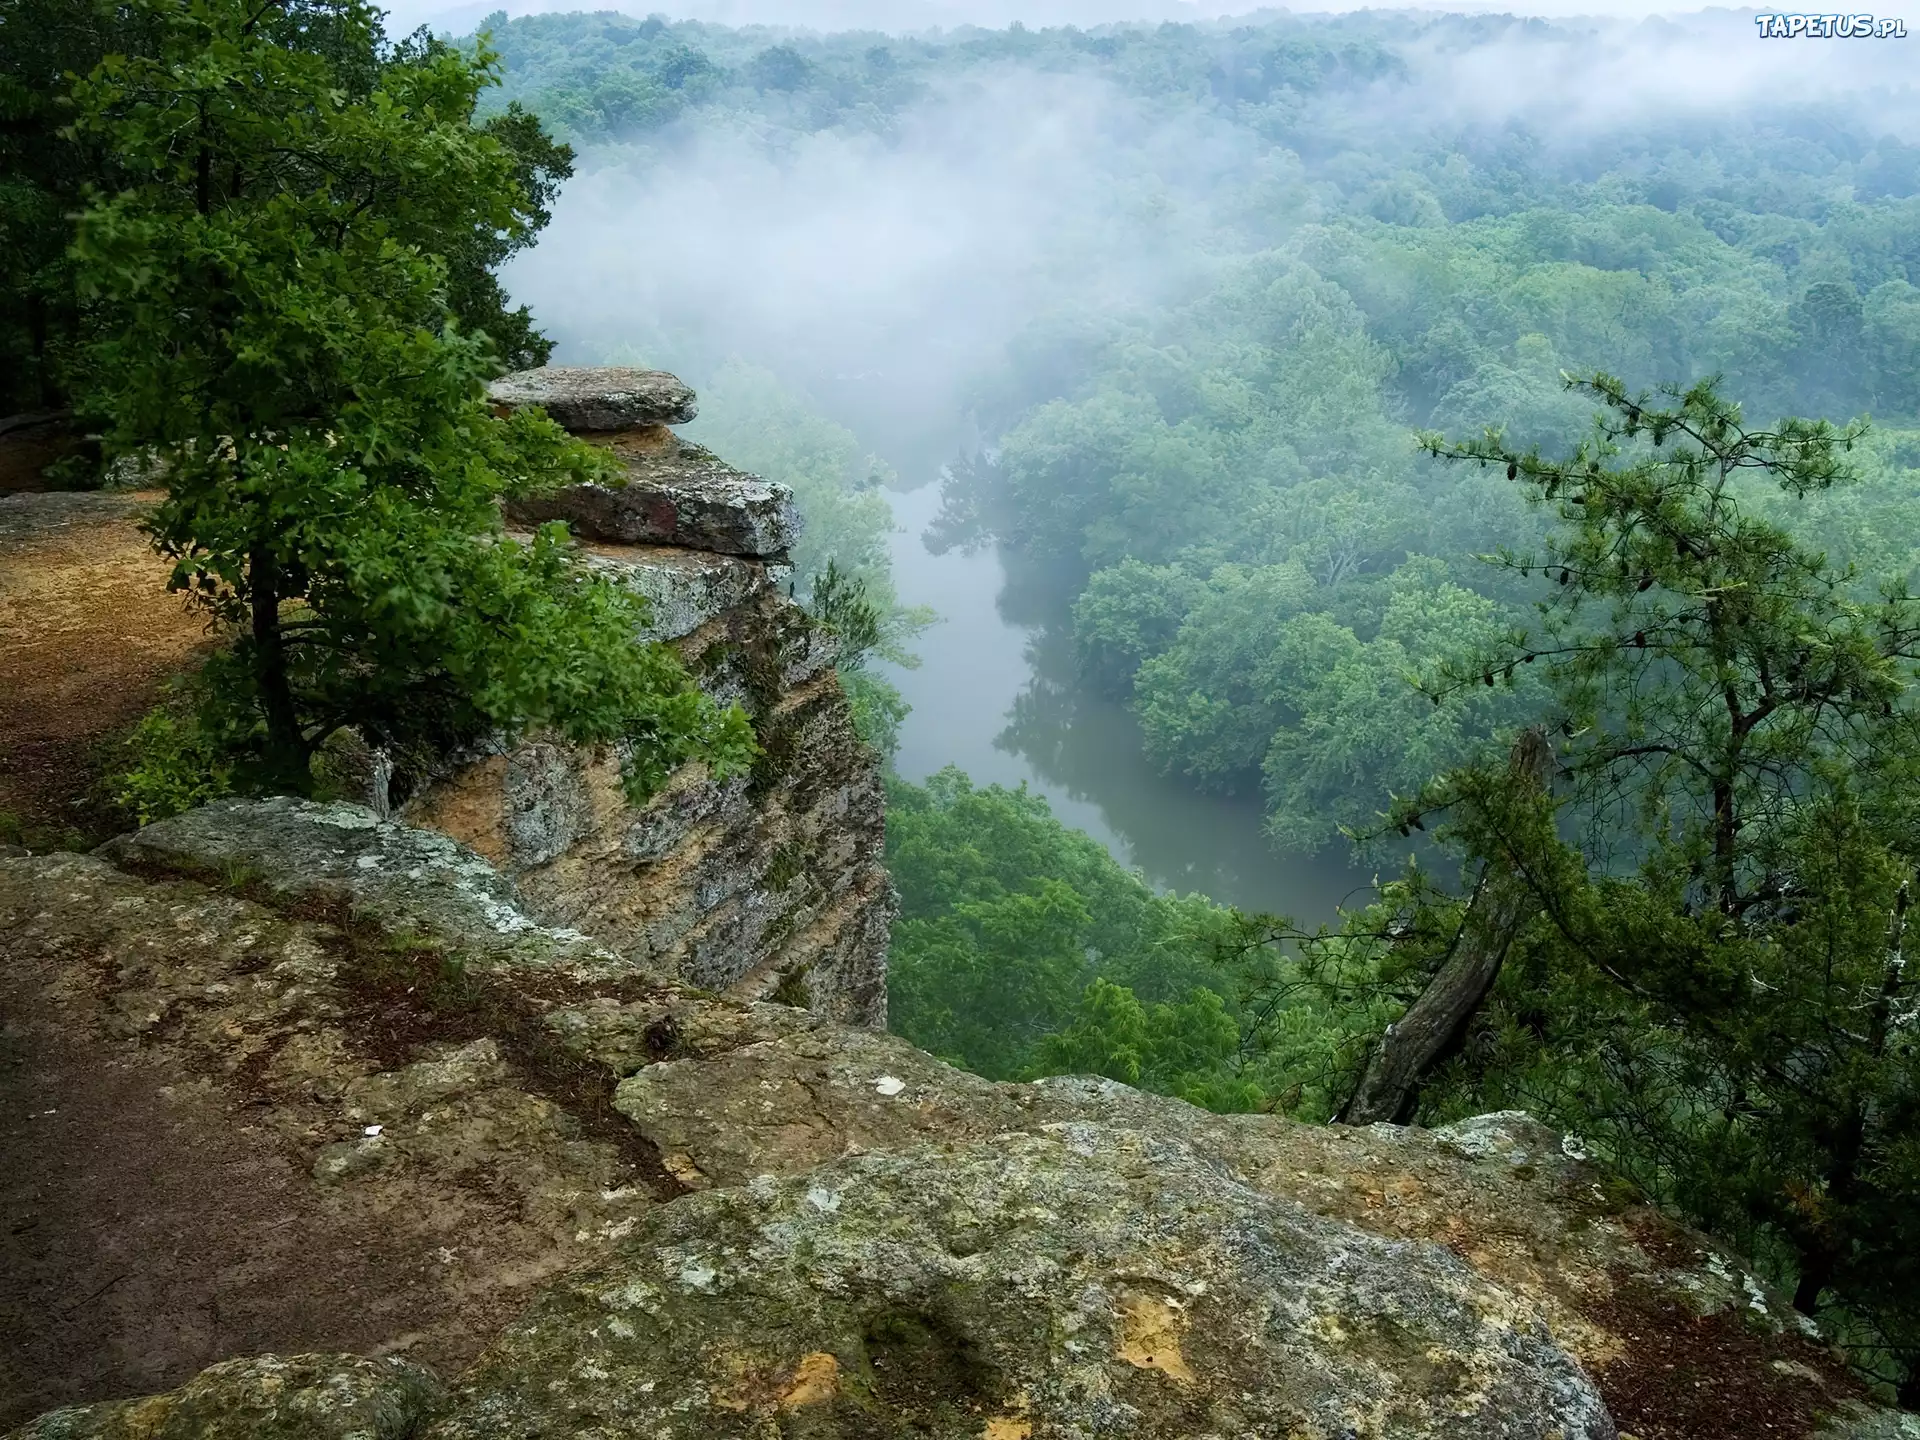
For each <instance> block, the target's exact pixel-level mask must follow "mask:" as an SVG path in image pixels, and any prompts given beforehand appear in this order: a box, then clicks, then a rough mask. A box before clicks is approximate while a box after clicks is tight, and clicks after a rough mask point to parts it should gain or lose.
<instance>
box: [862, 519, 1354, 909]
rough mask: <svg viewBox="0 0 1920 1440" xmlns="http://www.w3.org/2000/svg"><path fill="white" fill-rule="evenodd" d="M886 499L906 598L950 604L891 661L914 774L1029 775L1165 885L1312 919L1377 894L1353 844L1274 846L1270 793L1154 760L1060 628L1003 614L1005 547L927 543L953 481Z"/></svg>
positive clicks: (1078, 821)
mask: <svg viewBox="0 0 1920 1440" xmlns="http://www.w3.org/2000/svg"><path fill="white" fill-rule="evenodd" d="M888 498H889V500H890V501H891V502H892V504H893V513H894V519H895V522H896V523H897V524H898V525H899V526H900V527H901V528H900V530H899V531H898V532H897V533H896V534H895V535H894V536H893V542H892V549H893V569H894V580H895V584H896V585H897V586H898V588H899V591H900V598H901V599H902V600H904V601H905V602H907V603H908V604H913V605H931V606H932V607H933V608H934V609H935V610H937V611H938V612H939V613H940V615H941V623H940V624H938V625H936V626H935V627H934V628H933V629H931V630H929V631H928V632H927V633H926V634H925V635H924V636H923V637H922V638H921V642H920V646H919V650H920V654H921V657H922V664H921V667H920V668H919V669H918V670H898V669H894V668H892V667H888V670H887V677H888V678H889V679H890V680H892V681H893V682H894V683H895V684H897V685H898V686H899V687H900V691H901V693H902V694H903V695H904V696H905V697H906V699H907V701H908V703H909V704H911V705H912V706H913V713H912V714H911V715H909V716H908V717H907V720H906V723H905V725H904V726H903V727H902V728H901V735H900V756H899V769H900V773H901V774H903V775H905V776H906V777H907V778H908V779H910V780H922V779H925V778H926V777H927V776H928V775H930V774H932V773H933V772H934V771H936V770H938V769H940V768H941V767H942V766H945V765H958V766H959V767H960V768H961V769H962V770H965V771H966V772H967V773H968V774H969V775H971V776H972V777H973V779H974V781H975V782H976V783H978V784H989V783H997V784H1001V785H1009V786H1011V785H1018V784H1020V783H1022V782H1023V781H1024V782H1025V783H1026V784H1027V785H1028V786H1029V787H1030V788H1031V789H1033V790H1034V791H1035V792H1037V793H1039V794H1041V795H1044V796H1046V797H1047V801H1048V803H1049V804H1050V805H1052V807H1053V813H1054V814H1055V815H1058V816H1059V817H1060V818H1061V820H1063V821H1065V822H1066V823H1067V824H1069V825H1072V826H1075V827H1077V828H1079V829H1081V830H1084V831H1086V832H1087V833H1088V834H1089V835H1091V836H1093V837H1094V838H1095V839H1096V840H1099V841H1100V842H1101V843H1102V844H1103V845H1105V846H1106V847H1107V848H1108V849H1109V850H1111V851H1112V852H1113V854H1114V855H1115V856H1117V857H1118V858H1119V859H1120V860H1121V861H1122V862H1123V863H1124V864H1127V865H1130V866H1133V867H1135V868H1137V869H1139V870H1140V871H1141V872H1142V873H1143V874H1144V875H1145V876H1146V878H1147V879H1148V880H1149V881H1150V882H1151V883H1152V884H1154V885H1155V886H1157V887H1159V888H1160V889H1162V890H1179V891H1183V892H1185V891H1199V892H1200V893H1202V894H1204V895H1210V896H1212V897H1213V898H1214V899H1216V900H1221V901H1225V902H1227V903H1229V904H1233V905H1239V906H1242V907H1244V908H1247V909H1255V910H1269V911H1276V912H1279V913H1281V914H1286V915H1290V916H1292V917H1293V918H1294V919H1295V920H1297V921H1300V922H1303V923H1316V922H1319V921H1322V920H1328V919H1331V918H1332V917H1333V913H1334V909H1335V907H1336V906H1338V905H1339V904H1341V903H1342V902H1343V901H1345V902H1346V903H1348V904H1357V903H1359V902H1360V901H1361V900H1362V899H1363V898H1364V897H1363V895H1362V894H1361V887H1363V886H1364V884H1365V883H1366V881H1367V880H1368V879H1369V878H1370V876H1371V872H1370V871H1369V872H1362V871H1360V870H1357V869H1355V868H1354V867H1353V866H1351V865H1349V864H1347V863H1346V861H1345V858H1344V857H1343V856H1342V855H1339V854H1337V853H1332V852H1328V853H1323V854H1320V855H1317V856H1311V857H1301V856H1289V855H1276V854H1275V853H1274V852H1273V851H1272V850H1270V849H1269V848H1268V846H1267V843H1266V840H1265V838H1264V837H1263V836H1262V835H1261V833H1260V806H1259V801H1258V799H1257V798H1256V797H1252V796H1246V797H1225V796H1209V795H1197V794H1195V793H1193V792H1192V791H1190V790H1188V789H1187V788H1186V787H1185V786H1184V785H1182V784H1181V783H1180V782H1178V781H1176V780H1172V779H1169V778H1167V777H1165V776H1163V775H1160V774H1158V773H1156V772H1155V771H1154V769H1153V767H1152V766H1151V765H1149V764H1148V763H1147V760H1146V758H1145V757H1144V756H1143V755H1142V754H1141V753H1140V740H1139V730H1138V727H1137V726H1136V724H1135V722H1134V719H1133V717H1132V716H1131V715H1129V714H1128V713H1127V711H1126V709H1125V707H1123V706H1122V705H1120V704H1118V703H1117V702H1114V701H1109V700H1104V699H1102V698H1100V697H1098V696H1094V695H1089V694H1087V693H1085V692H1084V691H1082V690H1081V689H1080V688H1079V687H1077V686H1076V685H1074V684H1073V683H1072V681H1071V676H1072V667H1071V657H1070V656H1067V655H1064V654H1062V653H1060V651H1061V649H1062V648H1063V647H1061V646H1060V645H1059V644H1058V642H1057V641H1054V642H1049V640H1048V639H1047V633H1048V632H1045V631H1041V630H1039V629H1036V628H1032V627H1028V626H1022V625H1015V624H1013V623H1011V622H1009V621H1008V620H1007V619H1006V618H1005V616H1004V615H1003V614H1002V613H1001V609H1000V607H999V604H998V603H997V602H998V601H999V599H1000V597H1001V594H1002V591H1003V589H1004V587H1005V585H1006V578H1007V577H1006V571H1005V568H1004V567H1003V566H1002V564H1001V561H1000V557H999V556H998V555H997V554H996V553H994V552H993V551H992V550H987V551H983V552H981V553H979V554H976V555H962V554H958V553H952V552H950V553H948V554H946V555H930V554H928V553H927V549H926V546H925V545H924V544H923V543H922V542H921V538H920V537H921V534H922V532H923V531H925V529H926V527H927V523H928V521H930V520H931V519H932V518H933V517H934V515H935V514H936V513H937V512H938V510H939V508H940V494H939V486H937V485H923V486H921V487H920V488H919V489H917V490H911V491H903V492H893V493H891V494H890V495H889V496H888Z"/></svg>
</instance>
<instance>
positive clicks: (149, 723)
mask: <svg viewBox="0 0 1920 1440" xmlns="http://www.w3.org/2000/svg"><path fill="white" fill-rule="evenodd" d="M233 768H234V767H233V758H232V750H231V747H229V746H228V745H226V744H225V743H223V738H222V737H221V736H220V735H218V734H216V733H214V731H213V729H212V727H211V726H210V725H209V724H208V723H207V719H206V717H205V715H204V714H203V713H202V711H201V710H200V709H199V708H198V707H195V706H192V705H181V704H177V703H176V704H172V705H162V706H159V707H157V708H155V709H153V710H149V711H148V712H147V713H146V714H145V715H144V716H142V717H141V719H140V723H139V724H137V725H136V726H134V728H133V731H132V733H131V734H130V735H129V736H128V737H127V741H126V759H125V764H124V768H122V769H121V770H120V771H119V772H118V773H117V774H116V775H115V776H114V778H113V781H112V785H113V789H114V799H115V800H117V801H118V802H119V804H120V805H121V807H122V808H123V809H125V810H127V811H128V812H129V813H130V814H131V815H132V816H133V818H134V819H135V820H136V821H137V822H138V823H140V824H142V825H150V824H152V823H153V822H154V821H155V820H165V819H166V818H167V817H168V816H170V815H178V814H180V813H181V812H182V811H186V810H191V809H193V808H194V807H195V806H197V805H204V804H206V803H207V802H208V801H209V800H218V799H220V798H221V797H222V796H224V795H228V794H231V793H232V791H233Z"/></svg>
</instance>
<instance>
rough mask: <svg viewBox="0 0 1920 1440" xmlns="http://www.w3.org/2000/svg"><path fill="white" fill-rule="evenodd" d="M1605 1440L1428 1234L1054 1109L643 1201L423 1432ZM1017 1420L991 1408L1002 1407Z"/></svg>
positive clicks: (1588, 1388) (1565, 1365)
mask: <svg viewBox="0 0 1920 1440" xmlns="http://www.w3.org/2000/svg"><path fill="white" fill-rule="evenodd" d="M996 1422H997V1423H998V1424H999V1426H1000V1430H999V1433H1001V1434H1012V1433H1028V1434H1032V1435H1045V1436H1062V1437H1065V1436H1075V1437H1088V1440H1091V1437H1093V1436H1096V1435H1112V1434H1132V1435H1139V1436H1142V1437H1149V1436H1152V1437H1174V1436H1197V1435H1291V1436H1298V1437H1302V1440H1306V1437H1314V1440H1334V1437H1346V1436H1360V1435H1379V1436H1386V1435H1393V1436H1403V1437H1406V1440H1415V1437H1425V1436H1432V1437H1441V1436H1445V1437H1449V1440H1453V1437H1457V1440H1481V1437H1487V1440H1492V1437H1502V1440H1509V1437H1510V1440H1521V1437H1526V1440H1538V1437H1542V1436H1546V1435H1549V1434H1554V1433H1556V1432H1557V1433H1558V1434H1559V1435H1561V1436H1562V1437H1564V1440H1612V1437H1613V1435H1614V1428H1613V1425H1612V1422H1611V1421H1610V1420H1609V1419H1608V1417H1607V1413H1606V1410H1605V1407H1604V1406H1603V1405H1602V1403H1601V1401H1600V1398H1599V1396H1598V1395H1597V1394H1596V1393H1595V1391H1594V1389H1593V1386H1592V1384H1591V1382H1590V1380H1589V1379H1588V1377H1587V1376H1586V1375H1585V1374H1584V1373H1583V1372H1582V1370H1581V1368H1580V1367H1579V1365H1578V1364H1577V1363H1575V1362H1574V1361H1573V1360H1571V1359H1570V1358H1569V1357H1568V1356H1567V1355H1565V1354H1564V1353H1563V1352H1562V1351H1561V1350H1560V1349H1558V1347H1556V1346H1555V1345H1554V1343H1553V1341H1552V1340H1551V1339H1550V1337H1549V1336H1548V1335H1547V1333H1546V1331H1545V1330H1544V1328H1542V1327H1541V1326H1540V1325H1539V1324H1538V1323H1537V1322H1536V1321H1535V1320H1534V1319H1533V1317H1532V1316H1531V1315H1530V1314H1528V1313H1527V1311H1526V1310H1525V1308H1524V1307H1523V1306H1520V1305H1517V1304H1516V1303H1515V1301H1514V1300H1513V1299H1512V1297H1510V1296H1508V1295H1506V1294H1505V1293H1504V1292H1502V1291H1500V1290H1498V1289H1496V1288H1495V1287H1493V1286H1491V1285H1489V1284H1487V1283H1486V1282H1485V1281H1484V1280H1482V1279H1481V1278H1480V1277H1479V1276H1478V1275H1476V1274H1475V1273H1474V1272H1473V1270H1472V1269H1471V1268H1470V1267H1468V1266H1467V1265H1465V1264H1464V1263H1462V1262H1461V1261H1459V1260H1458V1259H1457V1258H1455V1257H1454V1256H1452V1255H1451V1254H1449V1253H1447V1252H1446V1251H1445V1250H1442V1249H1440V1248H1439V1247H1436V1246H1431V1245H1422V1244H1408V1243H1405V1242H1394V1241H1386V1240H1381V1239H1378V1238H1376V1237H1373V1236H1368V1235H1365V1234H1363V1233H1361V1232H1359V1231H1356V1230H1354V1229H1352V1228H1351V1227H1348V1226H1345V1225H1341V1224H1338V1223H1335V1222H1330V1221H1326V1220H1323V1219H1320V1218H1319V1217H1316V1216H1314V1215H1312V1214H1310V1213H1309V1212H1307V1211H1306V1210H1304V1209H1302V1208H1301V1207H1299V1206H1297V1205H1294V1204H1292V1203H1290V1202H1287V1201H1283V1200H1278V1199H1275V1198H1273V1197H1272V1196H1269V1195H1264V1194H1261V1193H1260V1192H1258V1191H1256V1190H1254V1189H1252V1188H1250V1187H1249V1186H1247V1185H1246V1184H1245V1183H1244V1182H1243V1181H1241V1180H1240V1179H1239V1178H1237V1177H1236V1176H1234V1175H1233V1174H1231V1173H1230V1172H1228V1171H1226V1170H1224V1169H1222V1168H1221V1167H1219V1166H1218V1165H1216V1164H1213V1163H1210V1162H1208V1161H1206V1160H1204V1159H1202V1158H1201V1157H1200V1156H1198V1155H1197V1154H1196V1153H1195V1152H1194V1151H1193V1150H1192V1149H1190V1148H1189V1147H1186V1146H1184V1145H1181V1144H1178V1143H1175V1142H1171V1141H1168V1140H1164V1139H1160V1138H1156V1137H1152V1136H1147V1135H1142V1134H1139V1133H1137V1132H1129V1131H1125V1130H1119V1129H1113V1128H1108V1127H1102V1126H1092V1125H1065V1126H1053V1127H1047V1128H1046V1129H1043V1130H1042V1131H1040V1132H1039V1133H1034V1134H1024V1135H1013V1136H1003V1137H998V1138H996V1139H993V1140H990V1141H984V1142H979V1143H975V1144H971V1145H962V1146H955V1147H931V1148H923V1149H918V1150H914V1151H910V1152H907V1153H905V1154H894V1155H867V1156H860V1157H854V1158H849V1159H846V1160H842V1161H837V1162H834V1163H831V1164H828V1165H825V1166H822V1167H820V1168H817V1169H815V1170H813V1171H811V1172H810V1173H808V1174H807V1175H805V1176H801V1177H796V1178H793V1179H788V1180H776V1179H773V1178H771V1177H767V1178H762V1179H756V1180H753V1181H750V1182H748V1183H747V1184H745V1185H743V1186H739V1187H736V1188H732V1189H728V1190H719V1191H714V1192H711V1193H708V1194H703V1195H698V1196H693V1197H689V1198H688V1199H685V1200H682V1201H680V1202H677V1203H676V1204H674V1205H671V1206H667V1207H664V1208H662V1209H659V1210H656V1211H654V1212H651V1213H650V1214H649V1215H647V1216H646V1217H645V1218H644V1219H643V1220H642V1221H641V1223H640V1225H639V1226H638V1227H637V1228H636V1230H635V1231H634V1232H633V1234H632V1235H631V1236H630V1237H629V1238H628V1240H627V1241H626V1242H625V1243H623V1245H622V1246H621V1247H620V1249H619V1250H618V1252H617V1254H616V1255H615V1256H613V1257H612V1258H610V1259H609V1260H608V1261H607V1262H606V1263H605V1264H603V1265H601V1266H598V1267H596V1268H594V1269H593V1270H591V1271H588V1272H586V1273H583V1274H580V1275H576V1276H572V1277H569V1278H568V1279H566V1280H563V1281H561V1282H559V1283H557V1284H556V1285H554V1286H553V1287H552V1288H550V1289H549V1290H548V1292H547V1293H546V1294H545V1295H544V1296H543V1297H542V1299H541V1300H540V1301H539V1302H538V1303H537V1304H536V1305H534V1306H533V1308H532V1309H530V1310H529V1311H528V1312H527V1314H526V1315H525V1316H523V1317H522V1318H521V1320H520V1321H519V1322H518V1323H516V1324H515V1325H513V1326H511V1327H509V1329H508V1330H507V1331H506V1332H505V1333H504V1334H503V1335H502V1336H501V1337H500V1339H499V1340H498V1341H497V1342H496V1344H495V1345H494V1347H493V1348H492V1349H491V1350H490V1351H489V1352H488V1353H487V1354H486V1355H484V1356H483V1357H482V1358H481V1360H480V1362H479V1363H478V1364H477V1365H476V1366H475V1368H474V1369H473V1371H472V1372H470V1373H469V1375H468V1376H467V1377H466V1379H465V1380H464V1381H463V1382H462V1383H461V1385H460V1386H459V1388H458V1391H457V1394H456V1397H455V1400H454V1403H453V1405H452V1407H451V1408H450V1410H449V1412H448V1413H447V1415H446V1416H444V1417H443V1418H442V1419H440V1420H439V1421H437V1422H436V1423H435V1424H434V1425H433V1426H432V1427H430V1428H429V1430H428V1431H427V1437H428V1440H482V1437H493V1436H499V1435H509V1434H510V1435H514V1436H516V1437H525V1440H535V1437H556V1440H557V1437H561V1436H567V1437H573V1436H583V1437H584V1436H607V1437H611V1436H615V1435H646V1436H649V1437H653V1440H681V1437H685V1440H693V1437H709V1436H711V1437H726V1436H743V1437H744V1436H759V1435H774V1434H785V1433H793V1434H805V1435H808V1436H813V1437H820V1440H827V1437H835V1440H838V1437H846V1440H854V1437H859V1440H885V1437H900V1440H906V1437H908V1436H914V1437H919V1436H926V1437H942V1440H945V1437H952V1440H959V1437H963V1436H964V1437H968V1440H973V1437H977V1436H979V1435H981V1434H983V1433H992V1432H991V1431H990V1430H989V1427H990V1426H992V1425H993V1424H995V1423H996ZM1023 1426H1024V1427H1026V1428H1025V1430H1024V1431H1023V1430H1021V1428H1020V1427H1023Z"/></svg>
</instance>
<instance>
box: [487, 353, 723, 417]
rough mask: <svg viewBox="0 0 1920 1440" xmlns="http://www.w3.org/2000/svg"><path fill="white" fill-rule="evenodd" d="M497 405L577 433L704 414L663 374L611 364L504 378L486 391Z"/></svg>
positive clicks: (677, 381)
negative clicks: (540, 415)
mask: <svg viewBox="0 0 1920 1440" xmlns="http://www.w3.org/2000/svg"><path fill="white" fill-rule="evenodd" d="M487 398H488V399H489V400H491V401H493V403H494V404H495V405H496V406H499V407H500V408H502V409H507V410H516V409H519V408H520V407H522V406H526V405H538V406H539V407H540V408H541V409H543V410H545V411H546V412H547V414H548V415H549V416H551V417H552V419H553V420H554V422H555V423H556V424H558V425H561V426H563V427H564V428H566V429H568V430H573V431H612V430H631V429H636V428H638V427H641V426H645V425H685V424H686V423H687V422H688V421H690V420H692V419H693V418H694V417H695V416H696V415H698V414H699V413H700V412H699V406H698V405H697V404H696V403H695V399H694V394H693V390H692V389H691V388H690V387H689V386H688V385H687V384H686V383H685V382H684V381H682V380H681V379H680V378H679V377H678V376H677V375H669V374H668V373H667V372H666V371H664V370H636V369H628V368H625V367H621V366H612V365H548V366H545V367H543V368H541V369H538V370H518V371H515V372H514V373H513V374H511V375H503V376H501V377H500V378H499V379H498V380H496V381H494V382H493V383H492V384H491V385H489V386H488V387H487Z"/></svg>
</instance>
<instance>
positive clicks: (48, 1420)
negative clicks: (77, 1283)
mask: <svg viewBox="0 0 1920 1440" xmlns="http://www.w3.org/2000/svg"><path fill="white" fill-rule="evenodd" d="M441 1398H442V1397H441V1388H440V1382H439V1381H438V1380H437V1379H436V1378H435V1377H434V1376H433V1375H432V1374H431V1373H430V1372H428V1371H427V1370H424V1369H422V1368H421V1367H420V1366H418V1365H412V1364H409V1363H408V1362H406V1361H404V1360H401V1359H398V1358H394V1357H388V1358H386V1359H384V1360H370V1359H367V1358H365V1357H364V1356H359V1355H292V1356H286V1357H282V1356H278V1355H260V1356H255V1357H252V1358H250V1359H245V1360H228V1361H225V1362H223V1363H221V1364H218V1365H214V1366H212V1367H210V1368H208V1369H206V1370H203V1371H201V1372H200V1374H199V1375H197V1376H195V1377H194V1378H193V1379H192V1380H190V1381H189V1382H188V1383H187V1384H185V1385H183V1386H181V1387H180V1389H178V1390H174V1391H171V1392H169V1393H167V1394H164V1395H154V1396H149V1397H147V1398H146V1399H142V1400H115V1401H108V1402H106V1403H104V1404H99V1405H79V1406H72V1407H70V1408H68V1409H65V1410H55V1411H52V1412H50V1413H48V1414H46V1415H42V1416H41V1417H40V1418H39V1419H37V1420H34V1421H32V1422H31V1423H29V1424H27V1425H26V1426H23V1427H22V1428H21V1429H19V1430H16V1431H14V1432H13V1434H12V1435H11V1436H9V1437H7V1440H412V1437H414V1436H415V1435H417V1434H418V1433H419V1430H420V1426H421V1424H422V1422H423V1421H424V1420H425V1419H426V1418H427V1417H428V1416H430V1415H431V1414H432V1413H433V1411H434V1410H435V1409H436V1408H437V1407H438V1405H439V1404H440V1401H441Z"/></svg>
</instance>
